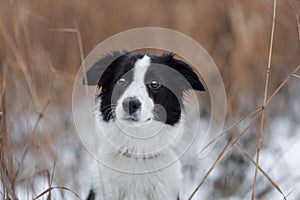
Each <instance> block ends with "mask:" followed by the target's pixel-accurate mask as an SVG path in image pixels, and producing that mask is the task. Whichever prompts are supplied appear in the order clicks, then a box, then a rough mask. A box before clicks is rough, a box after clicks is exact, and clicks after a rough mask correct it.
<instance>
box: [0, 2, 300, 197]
mask: <svg viewBox="0 0 300 200" xmlns="http://www.w3.org/2000/svg"><path fill="white" fill-rule="evenodd" d="M273 3H274V1H273V0H264V1H261V0H253V1H243V0H223V1H219V0H191V1H179V0H165V1H159V0H152V1H138V0H130V1H109V0H100V1H93V0H88V1H81V0H64V1H49V0H48V1H37V0H33V1H29V0H22V1H21V0H1V1H0V112H1V115H0V119H1V135H0V150H1V151H0V162H1V163H0V164H1V168H0V170H1V180H0V187H1V189H0V197H2V198H3V199H16V198H19V199H32V198H34V197H37V196H38V195H39V194H41V193H42V192H43V191H45V190H47V189H48V188H51V187H55V186H59V187H66V188H69V189H71V190H72V191H74V192H75V193H76V194H78V195H79V196H80V197H81V198H83V199H84V198H85V196H86V195H87V192H88V190H89V187H90V184H89V179H88V177H86V175H85V172H84V170H83V169H86V168H87V165H88V163H89V159H91V158H90V156H89V154H88V153H87V152H86V151H85V149H84V147H83V146H82V145H81V144H80V141H79V139H78V136H77V134H76V130H75V128H74V122H73V119H72V110H71V105H72V87H73V81H74V78H75V75H76V72H77V70H78V69H79V67H80V65H81V62H82V60H83V59H84V57H85V56H86V55H87V54H88V53H89V52H90V51H91V50H92V49H93V48H94V47H95V46H96V45H97V44H99V43H100V42H101V41H103V40H104V39H106V38H108V37H110V36H112V35H114V34H117V33H119V32H121V31H125V30H128V29H132V28H137V27H144V26H157V27H164V28H170V29H174V30H176V31H180V32H182V33H184V34H186V35H188V36H190V37H192V38H193V39H195V40H196V41H197V42H199V43H200V44H201V45H202V46H203V47H204V48H205V49H206V50H207V52H208V53H209V54H210V56H211V57H212V58H213V59H214V61H215V62H216V64H217V66H218V68H219V70H220V72H221V75H222V78H223V80H224V84H225V89H226V94H227V118H226V124H225V129H226V128H228V127H230V126H231V125H232V124H234V123H235V122H237V121H238V120H239V119H241V118H242V117H244V116H246V115H247V114H248V113H250V112H252V111H253V110H255V109H256V108H257V107H258V106H260V105H262V104H263V98H264V90H265V78H266V71H267V65H268V57H269V48H270V37H271V27H272V16H273ZM299 14H300V1H299V0H278V1H277V13H276V20H275V32H274V43H273V52H272V62H271V72H270V80H269V86H268V91H269V92H268V97H269V96H270V95H271V94H272V93H273V92H274V91H275V90H276V88H278V86H279V85H280V84H281V83H282V82H283V81H284V80H286V78H287V77H289V79H288V81H286V82H285V84H284V86H283V87H282V88H281V89H280V90H279V91H278V92H277V93H276V96H274V98H273V99H272V101H271V102H270V103H269V104H268V106H267V108H266V119H265V125H264V132H263V133H264V135H263V142H262V146H261V152H260V162H259V165H260V167H261V168H262V169H263V170H264V171H265V172H266V174H262V173H260V172H258V176H257V183H256V185H257V186H256V192H255V199H283V195H282V194H280V192H279V191H280V190H281V191H282V192H283V194H284V195H286V196H287V199H300V188H299V187H300V171H299V169H300V155H299V152H300V148H299V147H300V80H299V74H300V72H299V71H300V70H299V71H298V72H295V74H293V75H290V74H291V73H292V71H293V70H294V69H295V68H296V67H297V66H298V65H299V64H300V40H299V39H300V35H299V29H298V25H299V23H297V17H298V15H299ZM297 74H298V75H297ZM207 104H209V102H207ZM204 107H205V106H204ZM207 107H209V105H207ZM203 112H204V114H203V116H204V118H205V117H206V118H207V119H209V112H210V111H209V110H208V111H205V109H204V111H203ZM205 113H207V114H206V115H205ZM251 117H253V116H250V118H248V119H246V120H245V121H243V122H242V123H240V124H239V125H237V126H235V127H234V128H232V129H230V130H229V131H228V132H227V133H226V134H225V135H224V136H223V137H220V138H219V142H218V143H217V144H218V145H217V147H216V148H217V150H218V151H217V154H212V155H211V158H210V159H211V160H208V161H203V160H196V161H195V160H194V159H192V160H187V161H186V165H185V166H184V170H185V172H186V174H187V176H186V179H187V181H188V182H189V184H187V185H186V186H188V187H187V188H185V189H184V190H185V192H184V193H186V194H184V195H183V196H184V199H185V198H186V199H187V198H188V196H189V194H190V193H191V192H192V191H193V190H194V189H195V187H196V185H198V184H199V183H200V181H201V180H202V178H203V177H204V175H205V174H206V173H207V171H208V170H209V168H210V166H211V165H212V163H213V162H214V160H215V159H216V158H217V156H218V155H219V153H220V152H221V150H222V148H223V147H224V144H225V143H226V141H227V140H228V139H229V138H236V137H238V135H239V134H240V133H241V132H242V130H243V129H244V128H245V127H246V126H247V124H248V123H249V122H250V120H251ZM258 119H259V120H256V121H255V122H254V123H252V124H251V127H250V128H249V130H248V131H247V132H246V133H245V135H244V136H243V137H242V138H241V139H240V140H239V145H240V146H241V147H242V148H239V147H233V148H232V149H231V150H230V151H229V152H228V153H227V154H226V155H225V156H224V158H223V159H222V161H220V162H219V163H218V165H217V166H216V167H214V168H213V170H212V172H211V173H210V174H209V176H208V177H207V179H206V180H205V181H204V183H203V184H202V186H201V187H200V189H199V191H198V192H197V194H196V196H195V197H194V198H193V199H251V193H252V187H253V179H254V171H255V164H253V163H252V162H251V161H250V159H249V158H248V157H247V156H246V154H245V152H243V151H242V150H241V149H243V150H244V151H246V152H247V153H248V154H249V156H250V157H251V158H252V159H254V160H255V156H256V155H255V154H256V151H257V145H258V139H259V125H260V123H259V122H260V117H259V118H258ZM204 121H205V120H204ZM248 154H247V155H248ZM268 179H269V180H268ZM270 179H271V180H272V181H270ZM49 191H50V190H48V191H47V193H46V194H44V195H43V196H42V197H41V198H40V199H75V198H76V195H74V194H72V192H70V191H68V190H65V189H62V188H57V189H53V190H52V191H51V192H49Z"/></svg>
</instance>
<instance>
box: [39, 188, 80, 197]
mask: <svg viewBox="0 0 300 200" xmlns="http://www.w3.org/2000/svg"><path fill="white" fill-rule="evenodd" d="M54 189H60V190H66V191H68V192H71V193H72V194H73V195H74V196H76V197H77V198H78V199H81V198H80V196H79V195H78V194H77V193H76V192H74V191H73V190H71V189H69V188H66V187H50V188H47V189H46V190H45V191H43V192H42V193H41V194H39V195H38V196H37V197H35V198H33V200H37V199H39V198H40V197H42V196H44V195H45V194H47V193H49V192H51V191H52V190H54Z"/></svg>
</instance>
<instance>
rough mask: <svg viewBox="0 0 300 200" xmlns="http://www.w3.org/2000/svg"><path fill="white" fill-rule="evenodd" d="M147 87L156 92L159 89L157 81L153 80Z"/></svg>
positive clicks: (159, 85)
mask: <svg viewBox="0 0 300 200" xmlns="http://www.w3.org/2000/svg"><path fill="white" fill-rule="evenodd" d="M148 86H149V87H150V88H151V89H155V90H157V89H159V88H160V87H161V84H160V83H159V82H158V81H155V80H153V81H151V82H150V83H149V84H148Z"/></svg>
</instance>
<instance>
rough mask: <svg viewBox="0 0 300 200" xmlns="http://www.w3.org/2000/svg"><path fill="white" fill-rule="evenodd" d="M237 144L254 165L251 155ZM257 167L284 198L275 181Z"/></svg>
mask: <svg viewBox="0 0 300 200" xmlns="http://www.w3.org/2000/svg"><path fill="white" fill-rule="evenodd" d="M237 146H238V147H239V148H240V150H241V151H242V152H243V154H244V155H245V156H246V157H247V158H248V159H249V160H250V161H251V162H252V163H253V164H254V165H255V166H256V162H255V161H254V160H253V159H252V157H251V156H250V155H249V153H248V152H247V151H246V149H244V148H243V147H242V146H241V145H240V144H239V143H237ZM258 169H259V171H260V172H261V173H262V174H263V175H264V176H265V177H266V178H267V179H268V181H269V182H270V183H271V184H272V186H273V187H275V188H276V190H277V191H278V192H280V194H281V195H282V196H283V198H284V199H286V196H285V195H284V194H283V192H282V190H281V189H280V187H279V186H278V185H277V184H276V183H275V181H273V180H272V178H271V177H270V176H269V175H268V174H267V173H266V172H265V171H264V170H263V169H262V168H261V167H260V166H259V165H258Z"/></svg>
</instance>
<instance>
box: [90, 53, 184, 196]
mask: <svg viewBox="0 0 300 200" xmlns="http://www.w3.org/2000/svg"><path fill="white" fill-rule="evenodd" d="M149 65H150V58H149V57H148V56H144V57H143V58H142V59H140V60H138V61H137V62H136V64H135V67H134V79H133V81H132V83H131V84H130V85H129V86H128V88H127V89H126V91H125V92H124V94H123V95H122V96H121V97H120V99H119V101H118V102H117V107H116V116H117V120H116V121H112V120H111V121H110V122H104V121H103V120H102V117H101V113H100V111H99V106H100V105H101V102H100V101H98V102H97V108H96V125H97V129H98V130H99V134H98V135H97V136H98V138H96V139H97V140H98V141H99V151H98V152H99V153H98V155H97V157H98V159H99V161H100V162H96V163H95V165H94V166H93V168H92V170H93V183H92V184H93V186H92V187H93V190H94V192H95V194H96V199H97V200H100V199H101V200H177V196H178V194H179V189H180V185H181V181H182V173H181V165H180V161H179V160H178V155H177V154H176V153H175V151H173V148H172V147H173V145H174V141H179V139H180V137H181V135H182V134H183V132H184V126H183V122H182V120H181V121H180V122H179V123H177V124H176V125H174V126H170V125H166V124H165V123H162V122H158V121H155V120H151V121H147V122H144V121H145V120H147V119H148V118H149V117H150V118H151V119H152V117H153V116H152V115H153V114H152V109H153V107H154V103H153V101H152V99H151V98H150V97H149V96H148V93H147V91H146V88H145V86H144V75H145V72H146V71H147V68H148V66H149ZM130 96H136V97H137V98H138V99H140V101H141V102H142V109H141V112H140V114H139V120H140V122H136V123H133V122H132V123H129V122H126V123H125V121H122V120H119V119H121V118H122V116H123V115H124V111H123V110H122V106H121V105H122V101H123V100H124V99H125V98H126V97H130Z"/></svg>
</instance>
